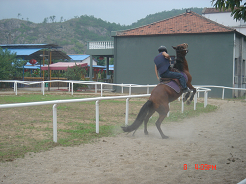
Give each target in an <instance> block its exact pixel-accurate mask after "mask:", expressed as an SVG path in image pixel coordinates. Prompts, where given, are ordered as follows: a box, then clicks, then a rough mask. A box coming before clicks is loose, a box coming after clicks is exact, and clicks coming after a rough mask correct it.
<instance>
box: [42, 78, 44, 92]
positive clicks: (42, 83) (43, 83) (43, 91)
mask: <svg viewBox="0 0 246 184" xmlns="http://www.w3.org/2000/svg"><path fill="white" fill-rule="evenodd" d="M42 92H43V95H44V81H43V82H42Z"/></svg>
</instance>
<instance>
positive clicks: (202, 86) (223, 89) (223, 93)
mask: <svg viewBox="0 0 246 184" xmlns="http://www.w3.org/2000/svg"><path fill="white" fill-rule="evenodd" d="M194 87H196V88H221V89H222V97H221V98H222V99H223V100H224V98H225V89H230V90H242V91H246V89H245V88H232V87H226V86H214V85H194Z"/></svg>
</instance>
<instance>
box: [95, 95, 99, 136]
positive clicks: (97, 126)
mask: <svg viewBox="0 0 246 184" xmlns="http://www.w3.org/2000/svg"><path fill="white" fill-rule="evenodd" d="M96 133H97V134H98V133H99V100H97V101H96Z"/></svg>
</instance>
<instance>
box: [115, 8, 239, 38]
mask: <svg viewBox="0 0 246 184" xmlns="http://www.w3.org/2000/svg"><path fill="white" fill-rule="evenodd" d="M187 13H192V14H195V15H196V16H199V17H200V18H202V19H205V20H206V21H209V22H211V23H213V24H217V25H218V26H220V27H223V28H226V29H228V31H223V32H218V33H226V32H233V31H236V29H233V28H230V27H228V26H224V25H223V24H219V23H217V22H215V21H212V20H210V19H208V18H206V17H204V16H202V15H199V14H197V13H195V12H193V11H189V12H187V11H186V12H185V13H182V14H179V15H176V16H173V17H170V18H167V19H163V20H160V21H157V22H153V23H151V24H147V25H144V26H140V27H136V28H133V29H127V30H121V31H112V32H111V36H112V37H117V36H119V37H122V36H125V35H119V34H118V33H121V32H125V31H130V30H135V29H139V28H142V27H146V26H148V25H153V24H156V23H159V22H162V21H167V20H169V19H173V18H176V17H179V16H183V15H185V14H187ZM236 32H237V31H236ZM202 33H206V32H202ZM202 33H174V34H177V35H178V34H202ZM210 33H217V32H210ZM151 35H152V34H151ZM155 35H166V34H155ZM168 35H169V34H168ZM171 35H172V34H171ZM127 36H131V35H127ZM132 36H147V35H132Z"/></svg>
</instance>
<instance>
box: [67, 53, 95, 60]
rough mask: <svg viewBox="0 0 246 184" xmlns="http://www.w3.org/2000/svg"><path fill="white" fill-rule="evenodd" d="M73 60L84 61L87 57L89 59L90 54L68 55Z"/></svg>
mask: <svg viewBox="0 0 246 184" xmlns="http://www.w3.org/2000/svg"><path fill="white" fill-rule="evenodd" d="M68 56H69V57H70V58H71V59H72V60H75V61H83V60H85V59H87V58H88V57H90V55H72V54H71V55H70V54H69V55H68Z"/></svg>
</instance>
